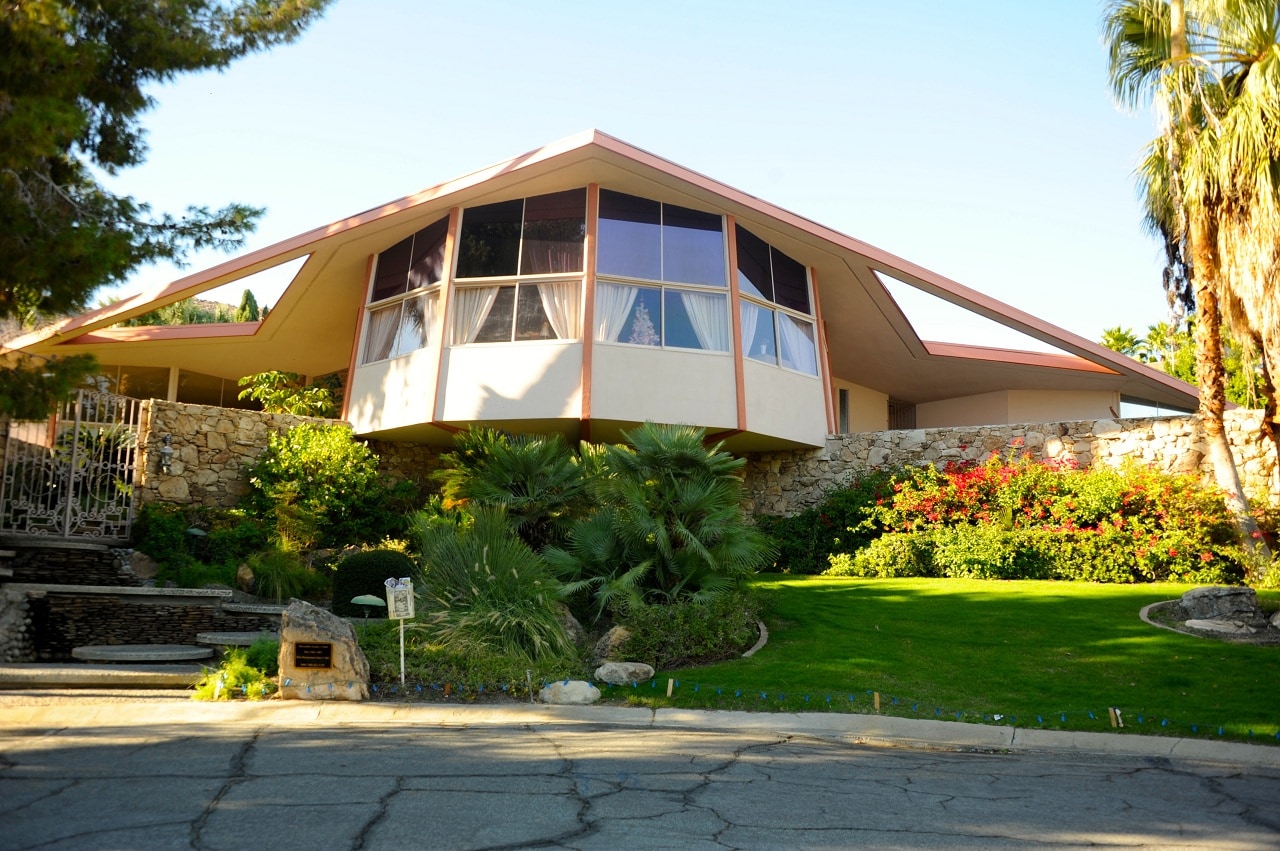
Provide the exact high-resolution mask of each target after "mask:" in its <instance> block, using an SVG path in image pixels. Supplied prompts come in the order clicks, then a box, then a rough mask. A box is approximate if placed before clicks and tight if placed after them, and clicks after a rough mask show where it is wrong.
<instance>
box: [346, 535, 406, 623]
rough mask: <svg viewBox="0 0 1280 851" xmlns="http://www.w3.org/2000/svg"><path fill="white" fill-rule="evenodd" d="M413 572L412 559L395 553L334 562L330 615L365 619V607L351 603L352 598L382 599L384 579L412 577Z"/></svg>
mask: <svg viewBox="0 0 1280 851" xmlns="http://www.w3.org/2000/svg"><path fill="white" fill-rule="evenodd" d="M417 569H418V565H417V564H415V563H414V561H413V559H411V558H409V556H407V555H405V554H404V553H402V552H397V551H395V550H387V549H378V550H366V551H364V552H359V553H352V554H351V555H349V556H347V557H346V558H344V559H343V560H342V561H340V562H338V565H337V567H336V568H335V569H334V572H333V613H334V614H335V615H341V616H343V617H348V618H350V617H359V616H361V615H365V616H367V615H368V614H369V611H368V608H367V607H366V606H361V605H359V604H357V603H353V602H351V600H352V598H353V597H360V596H364V595H370V596H373V597H385V596H386V593H387V584H386V583H387V580H388V579H400V578H403V577H406V576H412V575H413V574H414V573H415V572H416V571H417Z"/></svg>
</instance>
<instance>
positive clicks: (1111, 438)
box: [744, 410, 1280, 516]
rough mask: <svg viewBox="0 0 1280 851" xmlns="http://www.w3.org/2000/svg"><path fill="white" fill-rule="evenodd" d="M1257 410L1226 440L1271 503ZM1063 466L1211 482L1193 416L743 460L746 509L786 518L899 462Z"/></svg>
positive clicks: (990, 431) (916, 436) (919, 434)
mask: <svg viewBox="0 0 1280 851" xmlns="http://www.w3.org/2000/svg"><path fill="white" fill-rule="evenodd" d="M1261 422H1262V412H1261V411H1245V410H1235V411H1230V412H1228V413H1227V435H1228V440H1229V441H1230V443H1231V446H1232V452H1233V454H1234V455H1235V458H1236V464H1237V467H1238V468H1239V471H1240V476H1241V480H1242V483H1243V485H1244V488H1245V492H1246V493H1247V494H1248V495H1249V496H1250V497H1252V498H1257V496H1258V495H1263V494H1269V496H1270V499H1271V500H1272V501H1280V481H1278V480H1277V470H1276V459H1275V453H1274V451H1273V450H1271V449H1270V448H1269V447H1268V446H1267V445H1266V444H1264V443H1263V442H1262V440H1261V438H1260V435H1259V434H1258V427H1259V425H1260V424H1261ZM1015 444H1016V450H1015V451H1018V452H1024V451H1025V452H1029V453H1030V454H1031V455H1032V457H1034V458H1037V459H1049V458H1054V459H1072V460H1074V461H1076V462H1077V463H1079V464H1080V465H1081V466H1091V465H1095V464H1111V465H1119V464H1121V463H1122V462H1123V460H1124V459H1125V458H1132V459H1133V460H1134V461H1137V462H1138V463H1141V464H1149V465H1153V466H1155V467H1157V468H1158V469H1162V470H1171V471H1185V472H1189V471H1193V470H1194V471H1199V472H1200V474H1201V476H1202V478H1204V479H1205V481H1209V482H1211V481H1212V470H1211V469H1210V465H1209V461H1208V458H1207V457H1206V450H1205V446H1204V443H1203V438H1202V436H1201V433H1200V430H1199V424H1198V422H1197V421H1196V419H1195V418H1194V417H1176V418H1162V419H1133V420H1119V421H1117V420H1110V419H1104V420H1082V421H1076V422H1062V423H1045V424H1022V425H1000V426H974V427H970V428H948V429H912V430H909V431H879V432H870V433H867V434H848V435H835V436H832V437H828V438H827V442H826V445H825V446H824V447H822V448H821V449H813V450H794V451H790V452H768V453H756V454H753V455H752V456H751V457H750V458H749V459H748V461H747V466H746V468H745V471H744V472H745V480H746V490H747V508H748V510H749V511H750V512H751V513H753V514H781V515H788V516H789V515H792V514H796V513H799V512H800V511H803V510H804V509H806V508H808V507H810V506H812V505H815V504H817V503H818V502H820V501H821V500H822V498H823V497H824V496H825V495H826V494H828V493H830V492H831V491H833V490H836V489H838V488H840V487H842V486H844V485H846V484H847V483H848V482H849V481H850V479H851V478H852V477H853V476H854V474H855V473H857V472H858V471H864V470H868V469H872V468H876V467H893V466H899V465H907V464H938V465H940V464H945V463H946V462H948V461H961V460H966V461H976V460H981V459H984V458H986V457H988V456H989V455H990V454H991V453H992V452H1000V453H1004V452H1008V451H1010V449H1011V447H1014V446H1015Z"/></svg>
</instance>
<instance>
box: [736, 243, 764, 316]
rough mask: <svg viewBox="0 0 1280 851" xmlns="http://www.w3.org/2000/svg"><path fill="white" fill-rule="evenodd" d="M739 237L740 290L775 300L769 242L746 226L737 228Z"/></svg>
mask: <svg viewBox="0 0 1280 851" xmlns="http://www.w3.org/2000/svg"><path fill="white" fill-rule="evenodd" d="M736 230H737V238H738V290H739V291H741V292H744V293H747V294H748V295H754V296H759V297H760V298H763V299H767V300H768V301H773V281H772V280H771V278H770V276H769V244H768V243H767V242H765V241H764V240H763V239H761V238H760V237H758V236H756V235H755V234H754V233H752V232H751V231H749V230H747V229H746V228H742V227H739V228H736Z"/></svg>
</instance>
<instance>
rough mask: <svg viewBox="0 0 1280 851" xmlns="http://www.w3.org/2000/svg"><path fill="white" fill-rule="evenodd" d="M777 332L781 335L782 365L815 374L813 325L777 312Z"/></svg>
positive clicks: (816, 358)
mask: <svg viewBox="0 0 1280 851" xmlns="http://www.w3.org/2000/svg"><path fill="white" fill-rule="evenodd" d="M778 332H779V335H780V336H781V337H782V365H783V366H785V367H790V368H791V369H794V370H798V371H799V372H807V373H809V374H810V375H817V374H818V355H817V352H816V351H815V349H814V345H813V326H812V325H810V324H809V323H808V322H801V321H799V320H798V319H793V318H792V317H790V316H788V315H787V314H785V313H779V314H778Z"/></svg>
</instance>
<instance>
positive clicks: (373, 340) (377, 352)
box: [360, 302, 400, 363]
mask: <svg viewBox="0 0 1280 851" xmlns="http://www.w3.org/2000/svg"><path fill="white" fill-rule="evenodd" d="M399 329H400V303H399V302H397V303H395V304H393V305H390V306H388V307H382V308H379V309H378V310H370V311H369V328H368V330H367V331H366V332H365V336H364V351H363V352H362V353H361V354H360V362H361V363H373V362H374V361H379V360H386V359H387V358H389V357H391V353H392V351H394V350H395V343H396V335H397V334H398V333H399Z"/></svg>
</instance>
